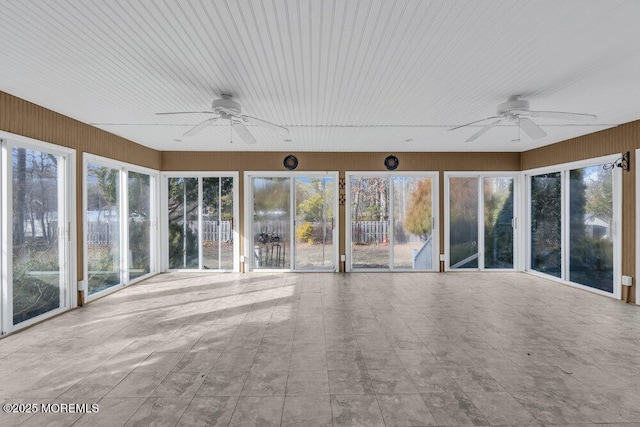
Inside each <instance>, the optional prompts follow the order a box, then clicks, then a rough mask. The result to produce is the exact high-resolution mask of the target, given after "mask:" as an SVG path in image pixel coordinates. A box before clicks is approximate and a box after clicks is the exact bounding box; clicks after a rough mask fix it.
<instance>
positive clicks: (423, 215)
mask: <svg viewBox="0 0 640 427" xmlns="http://www.w3.org/2000/svg"><path fill="white" fill-rule="evenodd" d="M431 191H432V189H431V179H423V180H420V181H418V183H417V185H416V187H415V189H414V190H413V191H412V192H411V196H410V201H409V207H408V209H407V212H405V215H406V216H405V219H404V228H405V230H406V231H408V232H409V233H411V234H415V235H418V236H421V238H422V240H427V238H428V237H429V235H430V234H431V229H432V227H433V225H432V224H431V218H432V212H431V208H432V200H431V199H432V197H431Z"/></svg>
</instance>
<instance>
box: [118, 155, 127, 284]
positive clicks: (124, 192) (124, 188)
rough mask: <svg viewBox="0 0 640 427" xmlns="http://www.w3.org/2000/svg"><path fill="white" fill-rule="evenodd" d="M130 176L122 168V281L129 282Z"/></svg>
mask: <svg viewBox="0 0 640 427" xmlns="http://www.w3.org/2000/svg"><path fill="white" fill-rule="evenodd" d="M128 192H129V176H128V173H127V170H126V169H125V168H120V197H118V199H119V200H118V203H119V204H120V213H119V214H120V283H121V284H123V285H126V284H128V283H129V203H128V200H129V197H128V195H129V193H128Z"/></svg>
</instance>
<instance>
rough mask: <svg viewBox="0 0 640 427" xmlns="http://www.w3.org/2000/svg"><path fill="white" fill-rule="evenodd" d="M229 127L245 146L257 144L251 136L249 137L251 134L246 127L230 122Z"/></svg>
mask: <svg viewBox="0 0 640 427" xmlns="http://www.w3.org/2000/svg"><path fill="white" fill-rule="evenodd" d="M231 127H232V128H233V130H235V131H236V133H237V134H238V136H239V137H240V139H241V140H243V141H244V142H245V143H246V144H255V143H256V142H258V141H256V139H255V138H254V137H253V135H251V132H249V129H247V127H246V126H245V125H244V124H243V123H240V122H232V123H231Z"/></svg>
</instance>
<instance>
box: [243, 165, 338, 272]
mask: <svg viewBox="0 0 640 427" xmlns="http://www.w3.org/2000/svg"><path fill="white" fill-rule="evenodd" d="M323 176H328V177H331V178H333V179H334V182H335V189H334V197H333V199H334V200H333V211H334V220H335V224H334V229H333V245H334V246H335V250H334V252H335V253H334V257H333V258H334V259H333V263H334V267H333V269H315V270H314V269H299V270H296V269H295V259H294V255H293V254H292V256H291V258H290V260H289V266H288V268H279V269H274V268H259V269H258V268H255V263H254V253H253V235H252V233H251V230H252V226H253V188H252V179H253V178H290V179H291V181H290V184H289V185H290V188H291V190H292V191H291V194H290V195H289V206H290V207H291V212H290V225H289V233H290V236H291V242H292V243H294V244H295V236H296V235H295V213H296V209H295V208H296V206H295V183H296V181H295V178H297V177H323ZM339 176H340V175H339V172H338V171H290V172H281V171H245V172H244V200H243V201H244V236H243V244H244V253H243V257H244V258H243V259H244V261H243V263H244V271H245V272H260V273H282V272H311V273H333V272H337V271H338V270H339V266H340V264H339V261H338V259H339V253H340V248H339V240H338V237H339V236H340V217H339V212H340V211H339V198H340V197H339V186H340V185H339V183H340V178H339ZM288 244H289V246H290V247H291V251H292V252H293V250H294V249H293V248H294V247H295V246H294V245H292V244H290V243H289V242H288Z"/></svg>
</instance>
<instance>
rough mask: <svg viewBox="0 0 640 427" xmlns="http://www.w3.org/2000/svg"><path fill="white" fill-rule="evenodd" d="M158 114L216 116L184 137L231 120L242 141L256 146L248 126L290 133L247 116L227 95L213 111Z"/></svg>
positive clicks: (223, 95)
mask: <svg viewBox="0 0 640 427" xmlns="http://www.w3.org/2000/svg"><path fill="white" fill-rule="evenodd" d="M156 114H157V115H169V114H215V117H211V118H210V119H206V120H205V121H203V122H201V123H199V124H197V125H196V126H194V127H192V128H191V129H189V130H188V131H186V132H185V133H184V136H192V135H195V134H197V133H198V132H200V131H201V130H203V129H204V128H206V127H207V126H210V125H212V124H214V123H215V122H217V121H219V120H229V122H230V124H231V128H232V129H233V130H235V131H236V133H237V134H238V136H239V137H240V139H242V140H243V141H244V142H245V143H247V144H255V143H256V142H257V141H256V139H255V138H254V136H253V135H252V134H251V132H249V129H248V128H247V125H249V126H261V127H264V128H268V129H271V130H275V131H281V132H286V133H289V129H287V128H286V127H283V126H280V125H277V124H275V123H271V122H268V121H266V120H262V119H258V118H256V117H251V116H247V115H246V114H242V106H241V105H240V103H238V102H236V101H234V100H233V99H232V96H231V95H227V94H222V95H220V98H218V99H215V100H214V101H213V102H212V103H211V111H176V112H170V113H156Z"/></svg>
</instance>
